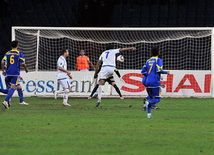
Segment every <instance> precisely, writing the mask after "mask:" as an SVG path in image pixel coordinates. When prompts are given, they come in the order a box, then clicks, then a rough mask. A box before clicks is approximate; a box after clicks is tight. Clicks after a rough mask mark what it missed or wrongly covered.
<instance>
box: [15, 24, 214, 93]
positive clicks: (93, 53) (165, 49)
mask: <svg viewBox="0 0 214 155" xmlns="http://www.w3.org/2000/svg"><path fill="white" fill-rule="evenodd" d="M14 39H16V40H18V41H19V50H20V51H22V52H23V53H24V55H25V57H26V63H27V65H28V66H29V69H30V70H31V71H32V74H34V75H33V77H34V80H32V81H34V82H32V83H30V86H31V85H35V87H37V88H36V89H35V92H37V95H42V94H44V95H47V94H48V93H49V92H51V90H52V89H53V88H54V89H56V81H54V78H55V79H56V75H55V74H56V61H57V58H58V57H59V55H60V49H61V48H68V49H69V52H70V55H69V57H68V58H67V61H68V69H69V70H70V71H72V74H73V75H74V76H73V77H74V78H73V79H72V81H71V84H72V90H73V94H76V95H79V96H87V95H88V94H90V92H91V91H92V89H93V87H89V85H90V81H91V80H92V78H93V71H92V69H91V72H87V73H86V72H85V73H80V72H77V71H74V66H75V64H76V57H77V56H78V55H79V50H81V49H84V50H85V53H86V55H87V56H89V59H90V61H91V62H92V63H93V64H94V65H95V64H96V62H97V60H98V58H99V55H100V54H101V53H102V52H103V51H104V50H105V46H106V45H107V44H109V43H111V44H113V45H114V47H115V48H122V47H129V46H135V47H136V48H137V50H136V51H135V52H130V51H127V52H124V53H122V54H123V55H124V58H125V62H124V63H117V67H118V69H119V71H121V73H122V78H123V79H125V82H126V83H125V84H122V83H121V82H120V81H118V78H117V77H116V75H115V80H116V83H117V84H118V85H119V88H120V89H121V90H122V93H124V94H125V95H127V96H129V95H130V96H135V95H137V96H141V95H146V91H145V88H144V87H143V86H141V84H140V80H141V79H142V76H141V75H140V70H141V68H142V66H143V64H144V63H145V62H146V60H147V59H149V58H150V49H151V47H152V46H157V47H159V49H160V53H161V57H162V59H163V64H164V69H165V70H170V71H171V72H172V75H171V76H166V75H164V81H163V84H166V89H163V94H164V95H165V96H174V95H175V96H178V97H185V96H194V97H214V81H213V75H214V53H213V52H214V30H213V28H204V27H197V28H195V27H192V28H191V27H189V28H97V27H91V28H85V27H16V26H14V27H12V40H14ZM48 74H50V75H48ZM26 76H27V75H26ZM42 76H43V77H42ZM31 77H32V76H31ZM36 77H37V78H36ZM53 77H54V78H53ZM27 80H29V79H27ZM48 80H49V81H48ZM170 80H172V81H170ZM28 82H29V81H28ZM28 82H25V85H26V83H28ZM48 82H49V83H48ZM52 83H54V85H51V84H52ZM131 85H132V86H131ZM46 87H47V88H46ZM171 87H172V88H171ZM26 90H27V88H26ZM30 91H31V89H30ZM44 91H47V92H48V93H45V92H44ZM105 91H106V92H109V93H106V95H107V96H109V95H110V94H111V92H112V94H113V95H117V94H116V93H115V92H114V90H112V88H110V87H106V90H105ZM40 92H42V93H40ZM50 95H51V94H50ZM71 95H72V93H71Z"/></svg>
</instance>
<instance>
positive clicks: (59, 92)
mask: <svg viewBox="0 0 214 155" xmlns="http://www.w3.org/2000/svg"><path fill="white" fill-rule="evenodd" d="M65 92H66V93H69V89H65V90H57V91H56V93H57V94H63V93H65Z"/></svg>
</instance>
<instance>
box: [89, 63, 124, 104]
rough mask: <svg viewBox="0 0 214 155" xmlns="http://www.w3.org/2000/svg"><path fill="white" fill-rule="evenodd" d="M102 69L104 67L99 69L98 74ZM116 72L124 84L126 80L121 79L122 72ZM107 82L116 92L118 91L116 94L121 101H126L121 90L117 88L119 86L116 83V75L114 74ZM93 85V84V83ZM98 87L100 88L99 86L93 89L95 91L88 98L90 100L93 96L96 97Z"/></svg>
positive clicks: (116, 70)
mask: <svg viewBox="0 0 214 155" xmlns="http://www.w3.org/2000/svg"><path fill="white" fill-rule="evenodd" d="M101 67H102V65H101V66H100V67H99V70H98V73H99V72H100V70H101ZM114 72H115V73H116V74H117V76H118V77H119V78H120V80H121V81H122V82H124V80H123V79H122V78H121V76H120V72H119V71H118V69H117V68H115V70H114ZM105 82H108V83H109V84H110V85H112V86H113V87H114V88H115V90H116V92H117V93H118V94H119V96H120V99H121V100H123V99H124V97H123V96H122V94H121V92H120V89H119V88H118V87H117V85H116V82H115V80H114V75H113V74H112V75H110V76H109V78H107V79H105ZM92 84H93V83H92ZM98 87H99V85H98V84H97V85H96V86H95V87H94V89H93V91H92V92H91V95H90V96H89V97H88V99H91V98H92V96H93V95H94V93H95V92H96V91H97V89H98Z"/></svg>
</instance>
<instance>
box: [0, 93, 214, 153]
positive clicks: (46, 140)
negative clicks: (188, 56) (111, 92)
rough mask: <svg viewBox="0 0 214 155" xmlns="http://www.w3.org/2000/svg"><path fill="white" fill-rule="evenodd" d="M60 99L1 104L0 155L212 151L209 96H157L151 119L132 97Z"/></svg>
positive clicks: (213, 109)
mask: <svg viewBox="0 0 214 155" xmlns="http://www.w3.org/2000/svg"><path fill="white" fill-rule="evenodd" d="M0 99H1V101H3V100H4V97H3V96H0ZM61 100H62V99H58V100H54V99H50V98H37V97H30V98H25V101H26V102H28V103H29V104H30V105H29V106H21V105H19V104H18V98H13V99H12V107H11V108H10V109H9V110H5V109H4V108H3V106H2V105H1V107H0V117H1V121H0V154H1V155H6V154H31V155H32V154H33V155H38V154H93V155H94V154H99V155H100V154H145V155H146V154H154V155H159V154H164V155H168V154H173V155H177V154H180V155H184V154H188V155H189V154H194V155H196V154H206V155H208V154H214V99H198V98H163V99H162V101H161V103H159V104H158V106H159V107H160V110H153V111H152V114H153V118H152V119H148V118H146V112H143V111H142V99H138V98H137V99H124V100H119V99H103V100H102V103H101V105H100V107H99V108H95V102H96V100H95V99H92V100H87V99H69V101H70V103H71V104H72V106H71V107H63V106H62V105H61V102H62V101H61Z"/></svg>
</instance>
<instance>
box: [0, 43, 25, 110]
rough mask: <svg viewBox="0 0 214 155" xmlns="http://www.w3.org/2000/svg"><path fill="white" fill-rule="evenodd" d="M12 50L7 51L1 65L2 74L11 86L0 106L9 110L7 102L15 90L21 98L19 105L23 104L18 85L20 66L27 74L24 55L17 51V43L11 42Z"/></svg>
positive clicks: (20, 88)
mask: <svg viewBox="0 0 214 155" xmlns="http://www.w3.org/2000/svg"><path fill="white" fill-rule="evenodd" d="M11 46H12V50H11V51H8V52H7V53H6V54H5V56H4V59H3V61H2V63H1V66H2V70H3V71H2V74H3V75H4V76H5V75H7V80H8V81H9V83H10V84H11V87H10V90H9V91H8V93H7V97H6V99H5V101H4V102H2V105H3V106H4V107H5V108H6V109H9V106H10V103H9V100H10V99H11V97H12V96H13V93H14V91H15V90H16V89H17V91H18V94H19V96H21V98H22V102H20V104H24V103H25V102H24V101H23V92H22V87H21V86H20V84H19V77H20V64H22V65H23V67H24V68H25V71H26V73H27V72H28V68H27V65H26V64H25V58H24V55H23V54H22V53H21V52H20V51H18V50H17V49H18V41H16V40H15V41H12V43H11ZM5 63H7V67H6V69H5Z"/></svg>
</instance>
